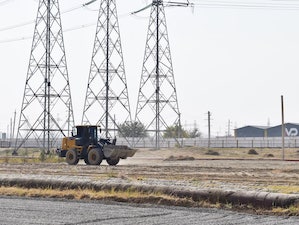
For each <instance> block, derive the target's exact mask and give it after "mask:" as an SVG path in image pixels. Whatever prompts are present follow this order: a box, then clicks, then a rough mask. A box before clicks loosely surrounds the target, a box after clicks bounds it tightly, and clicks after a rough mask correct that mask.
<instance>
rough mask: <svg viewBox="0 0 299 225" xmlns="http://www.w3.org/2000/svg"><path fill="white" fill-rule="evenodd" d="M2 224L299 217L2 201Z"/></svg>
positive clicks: (290, 224) (212, 223) (225, 222)
mask: <svg viewBox="0 0 299 225" xmlns="http://www.w3.org/2000/svg"><path fill="white" fill-rule="evenodd" d="M0 213H1V217H0V224H1V225H2V224H3V225H16V224H18V225H25V224H30V225H31V224H39V225H42V224H51V225H56V224H65V225H73V224H78V225H79V224H88V225H90V224H105V225H109V224H113V225H115V224H117V225H121V224H128V225H133V224H143V225H145V224H172V225H175V224H178V225H182V224H185V225H191V224H192V225H194V224H201V225H233V224H242V225H243V224H246V225H251V224H252V225H256V224H259V225H263V224H268V225H275V224H284V225H294V224H299V217H289V218H286V217H275V216H258V215H250V214H243V213H236V212H230V211H224V210H216V209H189V208H182V207H160V206H154V205H139V206H138V205H131V204H121V203H104V202H90V201H89V202H86V201H68V200H48V199H28V198H11V197H0Z"/></svg>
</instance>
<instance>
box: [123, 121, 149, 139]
mask: <svg viewBox="0 0 299 225" xmlns="http://www.w3.org/2000/svg"><path fill="white" fill-rule="evenodd" d="M118 135H119V136H120V137H147V133H146V130H145V126H144V125H143V124H142V123H140V122H125V123H123V124H120V125H119V131H118Z"/></svg>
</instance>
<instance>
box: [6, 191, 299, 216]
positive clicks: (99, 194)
mask: <svg viewBox="0 0 299 225" xmlns="http://www.w3.org/2000/svg"><path fill="white" fill-rule="evenodd" d="M0 195H6V196H19V197H31V198H41V197H42V198H60V199H74V200H109V201H117V202H128V203H137V204H157V205H169V206H183V207H204V208H217V209H228V210H236V211H243V212H244V211H246V212H249V213H254V214H273V215H283V216H298V215H299V205H292V206H290V207H288V208H281V207H273V208H272V209H262V208H260V209H256V208H254V207H252V206H250V205H232V204H222V203H219V202H216V203H211V202H209V201H198V202H196V201H193V200H192V199H190V198H179V197H176V196H172V195H166V194H161V193H158V192H157V193H142V192H138V191H132V190H127V191H115V190H113V189H112V190H109V191H95V190H90V189H67V190H60V189H52V188H48V189H40V188H30V189H27V188H19V187H4V186H1V187H0Z"/></svg>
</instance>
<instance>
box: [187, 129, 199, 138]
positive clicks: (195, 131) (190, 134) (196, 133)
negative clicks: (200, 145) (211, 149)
mask: <svg viewBox="0 0 299 225" xmlns="http://www.w3.org/2000/svg"><path fill="white" fill-rule="evenodd" d="M188 137H189V138H197V137H201V132H200V131H199V130H198V129H197V128H194V129H193V130H191V131H188Z"/></svg>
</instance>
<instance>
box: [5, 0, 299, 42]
mask: <svg viewBox="0 0 299 225" xmlns="http://www.w3.org/2000/svg"><path fill="white" fill-rule="evenodd" d="M8 1H13V0H3V1H0V5H1V4H2V3H6V2H8ZM95 1H97V0H91V1H89V2H87V3H85V4H81V5H80V6H76V7H73V8H71V9H68V10H65V11H63V12H62V13H61V14H65V13H69V12H72V11H74V10H77V9H80V8H85V9H87V10H90V11H98V10H93V9H90V8H89V7H88V5H90V4H92V3H93V2H95ZM288 1H291V2H298V3H299V0H287V1H282V2H283V3H284V4H282V3H273V2H281V1H280V0H271V2H269V1H268V2H267V1H266V2H265V3H261V2H248V1H233V0H231V1H227V0H225V1H221V0H189V1H187V3H188V4H189V5H188V6H191V7H208V8H246V9H275V10H299V4H294V3H291V4H289V3H287V2H288ZM169 2H170V1H169ZM165 3H168V2H165ZM171 3H173V1H171ZM286 3H287V4H286ZM130 15H133V16H134V17H137V18H140V16H137V15H136V14H132V13H126V14H122V15H120V16H119V17H126V16H130ZM146 18H148V17H146ZM142 19H144V17H142ZM34 22H35V20H33V21H27V22H24V23H21V24H17V25H12V26H8V27H4V28H0V32H1V31H6V30H11V29H15V28H18V27H22V26H26V25H29V24H32V23H34ZM95 24H96V23H89V24H83V25H80V26H76V27H73V28H68V29H65V30H64V32H69V31H74V30H79V29H84V28H87V27H90V26H93V25H95ZM30 38H32V36H26V37H21V38H12V39H5V40H0V44H2V43H10V42H16V41H23V40H27V39H30Z"/></svg>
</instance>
